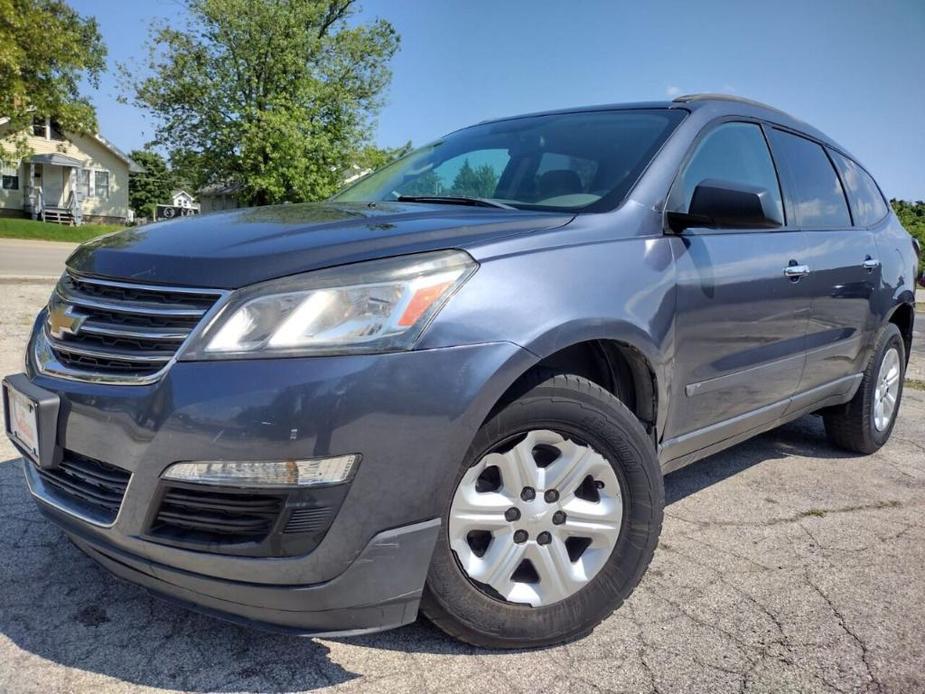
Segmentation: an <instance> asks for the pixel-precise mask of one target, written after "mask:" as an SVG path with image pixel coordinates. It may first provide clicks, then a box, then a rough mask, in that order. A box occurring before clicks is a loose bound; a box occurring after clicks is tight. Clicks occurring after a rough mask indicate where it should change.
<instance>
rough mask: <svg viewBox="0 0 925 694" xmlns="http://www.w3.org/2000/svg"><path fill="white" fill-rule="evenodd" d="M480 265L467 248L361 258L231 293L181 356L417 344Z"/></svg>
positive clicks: (372, 349)
mask: <svg viewBox="0 0 925 694" xmlns="http://www.w3.org/2000/svg"><path fill="white" fill-rule="evenodd" d="M477 267H478V266H477V265H476V264H475V262H474V261H473V260H472V258H470V257H469V256H468V255H467V254H466V253H463V252H462V251H441V252H438V253H423V254H420V255H410V256H402V257H398V258H388V259H386V260H376V261H371V262H365V263H356V264H354V265H349V266H345V267H340V268H331V269H328V270H319V271H315V272H308V273H305V274H303V275H296V276H294V277H286V278H283V279H281V280H273V281H271V282H263V283H261V284H257V285H254V286H251V287H246V288H244V289H241V290H239V291H237V292H235V293H234V294H232V296H231V298H230V300H229V302H228V304H227V305H226V306H225V307H224V308H223V309H222V311H221V312H220V313H219V314H218V316H217V317H216V318H215V319H214V320H213V322H212V323H211V324H210V325H208V326H207V327H206V328H205V330H204V331H203V333H202V335H200V336H199V338H198V340H196V342H195V344H194V345H192V346H191V347H190V349H188V350H187V351H186V352H185V353H184V354H183V355H182V357H181V358H182V359H187V360H190V359H220V358H240V357H246V356H255V357H264V356H277V355H279V356H283V355H304V354H342V353H348V352H349V353H357V352H365V353H370V352H389V351H397V350H405V349H410V348H411V347H412V346H413V345H414V343H415V342H416V341H417V339H418V337H419V336H420V335H421V332H422V331H423V330H424V328H425V327H426V326H427V324H428V323H429V322H430V321H431V320H432V319H433V317H434V316H435V315H436V313H437V312H438V311H439V310H440V308H441V307H442V306H443V305H444V304H445V303H446V301H447V300H448V299H449V298H450V296H452V295H453V293H454V292H455V291H456V290H457V289H459V287H460V286H461V285H462V284H463V282H465V281H466V280H467V279H468V278H469V277H470V276H471V275H472V273H473V272H475V269H476V268H477Z"/></svg>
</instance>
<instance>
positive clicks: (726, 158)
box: [668, 123, 784, 223]
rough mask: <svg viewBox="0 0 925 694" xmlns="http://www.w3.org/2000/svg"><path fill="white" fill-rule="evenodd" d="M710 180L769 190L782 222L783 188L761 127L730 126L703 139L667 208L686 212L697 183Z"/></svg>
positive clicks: (740, 124)
mask: <svg viewBox="0 0 925 694" xmlns="http://www.w3.org/2000/svg"><path fill="white" fill-rule="evenodd" d="M708 178H712V179H716V180H720V181H728V182H730V183H745V184H746V185H750V186H757V187H759V188H764V189H766V190H768V191H770V193H771V200H773V201H774V204H775V205H776V207H777V214H778V219H779V220H780V221H781V223H783V221H784V208H783V204H782V203H781V196H780V186H779V185H778V183H777V174H776V173H775V172H774V163H773V162H772V161H771V154H770V152H768V145H767V143H766V142H765V140H764V135H763V134H762V133H761V128H760V127H759V126H757V125H755V124H754V123H727V124H725V125H721V126H719V127H718V128H716V129H715V130H713V131H712V132H710V133H709V134H708V135H707V136H706V137H704V138H703V140H701V141H700V144H699V145H697V149H696V150H695V151H694V154H693V156H692V157H691V160H690V161H689V162H688V164H687V166H686V167H685V168H684V173H682V174H681V180H680V182H679V183H678V184H676V186H675V189H674V191H673V192H672V199H671V200H670V201H669V204H668V209H670V210H673V211H675V212H687V211H688V208H689V207H690V203H691V197H693V195H694V189H695V188H696V187H697V184H698V183H700V182H701V181H704V180H705V179H708Z"/></svg>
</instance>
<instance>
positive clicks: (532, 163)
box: [334, 109, 686, 212]
mask: <svg viewBox="0 0 925 694" xmlns="http://www.w3.org/2000/svg"><path fill="white" fill-rule="evenodd" d="M685 115H686V112H685V111H682V110H678V109H651V110H649V109H644V110H622V111H621V110H618V111H589V112H582V113H562V114H550V115H543V116H529V117H525V118H514V119H511V120H505V121H498V122H494V123H484V124H481V125H476V126H473V127H471V128H466V129H464V130H459V131H457V132H455V133H452V134H450V135H447V136H446V137H445V138H443V139H442V140H439V141H437V142H435V143H433V144H430V145H427V146H425V147H422V148H420V149H418V150H415V151H414V152H411V153H410V154H408V155H406V156H405V157H402V158H401V159H399V160H398V161H396V162H394V163H392V164H390V165H388V166H386V167H385V168H383V169H380V170H379V171H376V172H375V173H372V174H370V175H369V176H366V177H365V178H362V179H360V180H359V181H357V182H356V183H354V184H353V185H352V186H350V187H349V188H347V189H346V190H344V191H343V192H341V193H340V194H339V195H337V196H335V198H334V199H335V200H338V201H341V202H374V201H394V200H398V199H399V198H400V197H402V196H410V197H420V196H424V197H428V196H444V197H447V196H449V197H475V198H487V199H491V200H495V201H497V202H501V203H505V204H507V205H511V206H513V207H516V208H519V209H538V210H556V211H559V210H562V211H566V210H567V211H575V212H577V211H587V212H597V211H603V210H607V209H612V208H614V207H616V206H618V205H619V204H620V203H621V202H622V201H623V199H624V198H625V197H626V194H627V193H628V192H629V190H630V188H632V186H633V184H634V183H635V182H636V179H637V178H638V177H639V175H640V174H641V173H642V171H643V169H645V167H646V165H647V164H648V163H649V161H650V160H651V159H652V157H653V156H655V153H656V152H657V151H658V149H659V148H660V147H661V146H662V144H663V143H664V142H665V140H666V139H667V138H668V136H669V135H670V134H671V133H672V132H673V131H674V129H675V128H676V127H677V125H678V123H680V122H681V120H683V118H684V116H685Z"/></svg>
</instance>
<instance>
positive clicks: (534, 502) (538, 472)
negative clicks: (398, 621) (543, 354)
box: [422, 373, 664, 648]
mask: <svg viewBox="0 0 925 694" xmlns="http://www.w3.org/2000/svg"><path fill="white" fill-rule="evenodd" d="M531 386H532V387H529V388H527V389H526V392H525V393H524V395H522V396H521V397H519V398H517V399H516V400H514V401H513V402H511V403H509V404H508V405H506V406H505V407H503V408H502V409H501V410H499V411H498V412H497V413H496V414H495V415H494V416H492V417H491V418H490V419H489V420H488V421H487V422H486V423H485V424H484V425H483V426H482V428H481V429H480V430H479V432H478V434H477V435H476V437H475V440H474V442H473V444H472V447H471V448H470V451H469V454H468V456H467V458H466V460H465V461H464V463H463V465H462V467H461V469H460V471H459V474H458V476H457V480H456V485H455V487H454V493H453V497H452V499H451V500H450V503H449V505H448V509H447V511H446V514H445V516H444V526H443V527H444V532H443V533H441V536H440V539H439V540H438V543H437V548H436V550H435V554H434V559H433V562H432V564H431V569H430V573H429V576H428V580H427V586H426V589H425V595H424V599H423V601H422V610H423V612H424V614H425V615H427V617H429V618H430V619H431V621H433V622H434V623H435V624H437V626H439V627H440V628H442V629H443V630H444V631H446V632H447V633H449V634H450V635H452V636H455V637H457V638H459V639H462V640H464V641H467V642H469V643H472V644H475V645H479V646H487V647H495V648H520V647H531V646H544V645H549V644H553V643H558V642H561V641H567V640H571V639H574V638H577V637H579V636H582V635H584V634H586V633H588V632H590V631H591V629H593V628H594V626H596V625H597V624H598V623H599V622H600V621H601V620H602V619H604V618H605V617H606V616H607V615H609V614H610V613H611V612H612V611H613V610H614V609H616V608H617V607H618V606H619V605H620V604H621V603H622V602H623V600H625V599H626V598H627V597H628V596H629V594H630V593H631V592H632V590H633V588H635V586H636V584H637V583H638V582H639V580H640V579H641V578H642V575H643V573H644V572H645V569H646V567H647V566H648V564H649V561H650V560H651V558H652V553H653V551H654V549H655V545H656V543H657V541H658V535H659V532H660V531H661V523H662V509H663V506H664V492H663V486H662V475H661V470H660V468H659V466H658V462H657V460H656V457H655V451H654V446H653V445H652V442H651V440H650V439H649V437H648V436H647V435H646V432H645V430H644V429H643V428H642V426H641V425H640V423H639V422H638V420H637V419H636V418H635V417H634V416H633V414H632V413H631V412H630V411H629V410H628V409H627V408H626V407H625V406H624V405H623V404H622V403H621V402H620V401H619V400H617V399H616V398H615V397H613V396H612V395H611V394H610V393H608V392H606V391H604V390H603V389H601V388H600V387H598V386H596V385H595V384H593V383H591V382H590V381H587V380H586V379H583V378H580V377H577V376H570V375H561V374H548V373H547V374H542V375H538V376H537V377H536V379H535V382H534V383H533V384H531Z"/></svg>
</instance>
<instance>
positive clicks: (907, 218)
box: [890, 199, 925, 250]
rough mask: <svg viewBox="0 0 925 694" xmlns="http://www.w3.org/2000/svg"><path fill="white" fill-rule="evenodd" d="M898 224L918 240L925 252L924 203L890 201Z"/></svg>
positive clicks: (919, 201)
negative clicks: (897, 218)
mask: <svg viewBox="0 0 925 694" xmlns="http://www.w3.org/2000/svg"><path fill="white" fill-rule="evenodd" d="M890 204H891V205H892V206H893V210H894V211H895V212H896V216H897V217H899V221H900V223H901V224H902V225H903V226H904V227H905V228H906V231H908V232H909V233H910V234H912V235H913V236H914V237H915V238H917V239H918V240H919V243H920V244H922V249H923V250H925V202H923V201H921V200H917V201H915V202H909V201H908V200H895V199H894V200H890Z"/></svg>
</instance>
